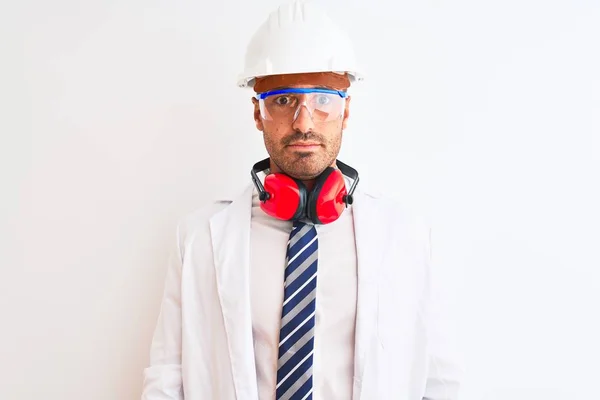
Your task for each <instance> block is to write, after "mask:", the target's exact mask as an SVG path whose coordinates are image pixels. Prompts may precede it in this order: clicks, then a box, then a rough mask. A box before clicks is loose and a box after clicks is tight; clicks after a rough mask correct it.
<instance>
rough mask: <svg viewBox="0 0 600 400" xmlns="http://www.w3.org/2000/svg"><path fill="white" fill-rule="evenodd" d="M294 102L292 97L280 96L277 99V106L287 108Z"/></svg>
mask: <svg viewBox="0 0 600 400" xmlns="http://www.w3.org/2000/svg"><path fill="white" fill-rule="evenodd" d="M291 102H292V99H291V98H290V96H279V97H277V98H276V99H275V104H277V105H280V106H287V105H288V104H290V103H291Z"/></svg>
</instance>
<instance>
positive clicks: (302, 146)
mask: <svg viewBox="0 0 600 400" xmlns="http://www.w3.org/2000/svg"><path fill="white" fill-rule="evenodd" d="M319 146H321V144H320V143H314V142H295V143H291V144H288V147H292V148H298V149H309V148H317V147H319Z"/></svg>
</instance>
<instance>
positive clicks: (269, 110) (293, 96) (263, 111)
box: [256, 88, 348, 123]
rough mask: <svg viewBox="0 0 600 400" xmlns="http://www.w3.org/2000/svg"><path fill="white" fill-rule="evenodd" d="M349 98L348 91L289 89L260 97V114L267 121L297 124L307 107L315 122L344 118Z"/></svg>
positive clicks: (260, 95) (265, 93) (259, 95)
mask: <svg viewBox="0 0 600 400" xmlns="http://www.w3.org/2000/svg"><path fill="white" fill-rule="evenodd" d="M347 97H348V94H347V93H346V92H342V91H338V90H330V89H320V88H287V89H278V90H272V91H269V92H264V93H259V94H257V95H256V99H257V100H258V104H259V107H260V115H261V117H262V118H263V119H265V120H267V121H274V120H277V121H286V122H293V121H295V120H296V118H298V114H300V110H301V109H302V106H304V107H306V109H307V110H308V113H309V114H310V117H311V118H312V120H313V122H314V123H321V122H328V121H333V120H335V119H339V118H341V117H342V116H343V115H344V107H345V105H346V98H347Z"/></svg>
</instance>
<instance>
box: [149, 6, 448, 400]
mask: <svg viewBox="0 0 600 400" xmlns="http://www.w3.org/2000/svg"><path fill="white" fill-rule="evenodd" d="M361 79H362V78H361V76H360V74H359V73H358V72H357V67H356V65H355V60H354V55H353V52H352V47H351V44H350V42H349V40H348V38H347V37H346V36H344V34H343V33H342V31H340V30H339V29H338V28H337V27H336V26H335V25H334V24H333V22H332V21H331V20H330V19H328V18H327V16H326V15H325V14H324V13H323V12H322V11H321V10H319V9H318V8H316V7H315V6H314V5H312V4H311V3H303V2H294V3H291V4H285V5H282V6H281V7H280V8H279V9H278V10H277V11H275V12H273V13H272V14H271V15H270V16H269V18H268V19H267V21H266V22H265V23H264V24H263V25H262V26H261V28H260V29H259V30H258V31H257V33H256V34H255V35H254V37H253V38H252V40H251V42H250V44H249V47H248V52H247V55H246V71H245V73H244V74H242V76H241V77H240V80H239V82H238V84H239V85H240V86H241V87H252V88H253V89H254V91H255V92H256V96H253V97H252V102H253V105H254V120H255V122H256V127H257V128H258V130H259V131H261V132H262V134H263V138H264V143H265V147H266V150H267V152H268V154H269V158H268V159H266V160H263V161H262V162H259V163H257V164H256V165H255V166H254V168H253V169H252V178H253V185H252V184H249V186H248V188H247V189H246V190H245V191H244V192H243V193H242V194H241V195H240V196H238V197H237V198H234V199H232V200H231V201H221V202H217V203H215V204H212V205H210V206H208V207H205V208H202V209H199V210H197V211H195V212H193V213H191V214H190V215H187V216H186V217H184V218H183V219H182V220H181V221H180V222H179V224H178V229H177V237H176V238H177V240H176V251H175V256H174V257H173V259H172V261H171V263H170V265H169V268H168V273H167V278H166V286H165V293H164V298H163V303H162V308H161V312H160V317H159V321H158V326H157V328H156V331H155V334H154V339H153V342H152V349H151V365H150V366H149V367H148V368H147V369H146V370H145V382H144V392H143V395H142V398H143V399H145V400H158V399H186V400H201V399H217V400H227V399H242V400H251V399H278V400H279V399H292V400H304V399H312V398H314V399H319V400H321V399H326V400H336V399H343V400H348V399H355V400H356V399H362V400H374V399H403V400H422V399H429V400H451V399H456V398H457V392H458V386H459V369H458V368H457V366H456V364H455V359H454V358H453V356H452V353H451V352H450V350H451V348H450V347H449V346H447V345H446V343H445V341H444V340H443V339H442V336H440V334H443V333H444V331H443V330H440V329H438V328H437V327H436V325H437V324H436V323H437V322H438V320H437V319H435V318H434V314H433V312H434V311H435V302H433V301H432V298H433V297H432V293H431V291H430V282H431V275H430V251H429V246H430V245H429V230H428V229H427V228H426V227H424V226H422V225H421V224H419V223H417V222H416V221H415V220H413V219H412V218H411V217H410V216H409V215H407V214H406V213H405V212H403V211H402V209H401V208H400V207H399V206H398V205H396V204H395V203H393V202H391V201H388V200H385V199H380V198H376V197H374V196H371V195H368V194H366V193H364V192H362V191H360V190H357V191H356V193H354V189H355V188H356V187H357V183H358V173H357V172H356V171H355V170H354V169H352V168H351V167H350V166H348V165H346V164H343V163H341V162H340V161H339V160H337V159H336V158H337V155H338V153H339V150H340V146H341V141H342V132H343V130H344V129H345V128H346V125H347V123H348V118H349V115H350V97H349V96H348V95H347V89H348V88H349V87H350V85H351V84H352V83H353V82H357V81H359V80H361ZM348 187H349V188H348Z"/></svg>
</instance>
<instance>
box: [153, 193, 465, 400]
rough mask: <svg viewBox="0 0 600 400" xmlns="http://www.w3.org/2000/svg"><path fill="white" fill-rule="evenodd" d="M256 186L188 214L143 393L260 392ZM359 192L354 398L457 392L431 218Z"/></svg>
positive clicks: (249, 396) (253, 395) (224, 398)
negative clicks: (254, 308)
mask: <svg viewBox="0 0 600 400" xmlns="http://www.w3.org/2000/svg"><path fill="white" fill-rule="evenodd" d="M252 193H253V186H252V185H249V186H248V187H247V188H246V190H245V191H244V192H243V193H242V194H241V195H240V196H238V197H237V198H235V199H233V201H221V202H217V203H215V204H212V205H210V206H208V207H204V208H201V209H199V210H197V211H195V212H193V213H191V214H189V215H187V216H185V217H184V218H182V219H181V220H180V222H179V224H178V230H177V240H176V246H175V248H176V251H175V252H174V253H176V255H175V257H172V259H171V262H170V264H169V267H168V271H167V277H166V283H165V290H164V297H163V301H162V306H161V311H160V316H159V319H158V324H157V327H156V330H155V332H154V338H153V341H152V346H151V353H150V354H151V361H150V366H149V367H148V368H146V369H145V370H144V389H143V394H142V399H143V400H167V399H168V400H175V399H179V400H181V399H185V400H206V399H214V400H229V399H238V400H256V399H258V393H257V382H256V370H255V363H254V349H253V339H252V321H251V309H250V286H249V267H250V251H251V249H250V215H251V206H252ZM354 198H355V201H354V204H353V206H352V207H354V212H353V217H354V227H355V237H356V250H357V260H358V264H357V265H358V294H357V295H358V300H357V318H356V341H355V342H356V343H355V367H354V386H353V397H352V400H359V399H360V400H379V399H381V400H383V399H394V400H422V399H427V400H454V399H456V398H457V392H458V387H459V381H460V377H461V368H460V367H459V365H460V364H459V363H457V357H456V354H455V348H454V346H453V345H452V344H451V342H449V341H448V340H447V336H446V333H447V332H446V331H445V329H444V328H442V327H440V326H439V324H438V322H439V321H440V319H438V318H437V317H436V316H435V312H436V310H437V307H436V306H437V304H436V300H435V296H432V294H433V293H432V291H431V290H430V288H431V282H432V275H431V274H430V271H431V268H430V267H431V264H430V242H429V237H430V235H429V229H428V228H427V227H426V226H425V225H423V224H420V223H418V222H417V220H416V219H413V218H412V217H410V216H409V215H408V214H406V213H405V212H403V210H402V209H401V208H400V207H399V206H398V205H397V204H396V203H394V202H392V201H389V200H386V199H382V198H377V197H374V196H371V195H368V194H366V193H364V192H362V191H360V190H357V191H356V192H355V195H354ZM340 251H345V250H344V249H340ZM316 400H330V399H316ZM331 400H333V399H331ZM348 400H350V399H348Z"/></svg>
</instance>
